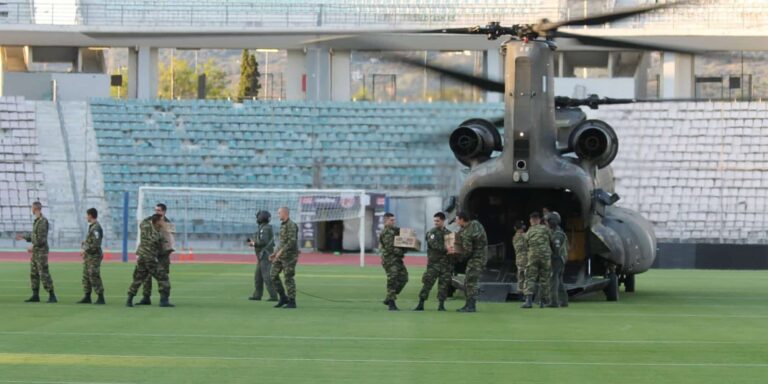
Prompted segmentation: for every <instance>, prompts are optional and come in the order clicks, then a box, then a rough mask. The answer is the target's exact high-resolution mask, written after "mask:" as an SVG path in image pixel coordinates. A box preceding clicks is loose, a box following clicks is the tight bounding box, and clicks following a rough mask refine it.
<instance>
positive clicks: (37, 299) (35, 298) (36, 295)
mask: <svg viewBox="0 0 768 384" xmlns="http://www.w3.org/2000/svg"><path fill="white" fill-rule="evenodd" d="M24 302H25V303H39V302H40V291H32V296H30V297H29V299H26V300H24Z"/></svg>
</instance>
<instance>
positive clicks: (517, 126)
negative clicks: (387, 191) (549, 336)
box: [402, 4, 691, 301]
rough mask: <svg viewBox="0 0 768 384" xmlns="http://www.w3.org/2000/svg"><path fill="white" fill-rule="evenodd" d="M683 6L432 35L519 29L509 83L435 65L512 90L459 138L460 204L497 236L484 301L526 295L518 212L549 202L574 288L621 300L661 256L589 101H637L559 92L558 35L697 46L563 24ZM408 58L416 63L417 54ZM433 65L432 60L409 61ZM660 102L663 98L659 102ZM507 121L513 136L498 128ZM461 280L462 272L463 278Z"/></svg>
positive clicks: (512, 33)
mask: <svg viewBox="0 0 768 384" xmlns="http://www.w3.org/2000/svg"><path fill="white" fill-rule="evenodd" d="M671 5H673V4H661V5H655V6H648V7H641V8H632V9H627V10H623V11H618V12H615V13H611V14H603V15H598V16H593V17H588V18H584V19H576V20H568V21H563V22H550V21H548V20H546V19H545V20H542V21H541V22H540V23H537V24H525V25H513V26H510V27H505V26H501V25H500V24H499V23H491V24H488V25H487V26H484V27H470V28H451V29H442V30H434V31H428V32H427V33H449V34H480V35H486V36H487V37H488V39H493V40H495V39H498V38H500V37H502V36H509V40H507V41H505V42H504V43H503V44H502V46H501V52H502V55H503V58H504V59H503V60H504V82H497V81H494V80H489V79H486V78H479V77H475V76H473V75H469V74H465V73H461V72H457V71H454V70H452V69H448V68H442V67H437V66H431V65H428V66H427V67H428V68H429V69H430V70H433V71H436V72H439V73H441V74H443V75H446V76H449V77H452V78H454V79H456V80H460V81H463V82H466V83H468V84H472V85H474V86H477V87H479V88H481V89H483V90H486V91H495V92H503V94H504V103H505V113H504V117H503V119H498V120H497V121H488V120H484V119H469V120H467V121H465V122H464V123H462V124H461V125H460V126H459V127H458V128H457V129H456V130H454V131H453V133H452V134H451V136H450V147H451V149H452V150H453V152H454V154H455V156H456V158H457V159H458V160H459V162H461V163H462V164H463V165H465V166H467V167H468V168H469V173H468V175H467V178H466V181H465V182H464V184H463V187H462V188H461V190H460V193H459V196H458V201H457V203H458V204H457V205H458V208H459V209H460V210H463V211H466V212H467V213H469V214H470V215H471V216H473V217H474V218H476V219H477V220H479V221H480V222H481V223H482V224H483V225H484V227H485V228H486V232H487V235H488V243H489V261H488V264H487V265H486V269H485V271H484V273H483V275H482V276H481V299H482V300H486V301H503V300H507V299H508V298H512V297H514V296H515V295H516V294H518V293H517V292H516V276H515V270H516V267H515V254H514V249H513V247H512V244H511V240H512V237H513V234H514V228H513V223H514V222H515V221H516V220H520V219H522V220H525V221H527V218H528V215H529V213H530V212H533V211H540V210H541V209H542V207H548V208H550V209H552V210H554V211H557V212H559V213H560V215H561V217H562V221H563V228H564V229H565V230H566V233H567V234H568V237H569V241H570V244H571V247H570V253H569V257H568V263H567V266H566V272H565V283H566V286H567V290H568V292H569V294H571V295H577V294H582V293H587V292H595V291H600V290H603V292H605V294H606V297H607V299H608V300H609V301H615V300H618V296H619V285H620V284H621V283H623V284H624V286H625V290H626V291H627V292H632V291H634V289H635V275H636V274H639V273H642V272H645V271H647V270H648V269H649V268H650V267H651V264H652V263H653V261H654V259H655V258H656V252H657V249H656V237H655V234H654V230H653V227H652V225H651V224H650V223H649V222H648V221H647V220H646V219H644V218H643V217H642V216H641V215H640V214H639V213H638V212H634V211H632V210H629V209H626V208H622V207H617V206H615V205H614V203H615V202H616V201H617V200H619V195H618V194H616V193H615V191H614V182H613V175H612V171H611V168H610V163H611V162H612V161H613V159H614V158H615V157H616V155H617V153H618V150H619V140H618V137H617V135H616V133H615V131H614V130H613V128H612V127H611V126H610V125H608V124H607V123H605V122H604V121H600V120H590V119H587V118H586V115H585V113H584V112H583V111H582V110H581V109H580V108H579V107H580V106H588V107H590V108H597V107H598V106H599V105H603V104H620V103H630V102H637V101H638V100H630V99H621V100H619V99H607V98H602V99H601V98H598V97H596V96H592V97H589V98H586V99H572V98H568V97H556V96H555V95H554V87H553V80H554V77H555V76H554V53H555V50H556V48H557V46H556V45H555V43H554V41H553V40H554V39H555V38H560V37H564V38H570V39H575V40H576V41H578V42H580V43H582V44H585V45H590V46H603V47H612V48H624V49H633V50H638V49H639V50H654V51H672V52H685V53H691V52H689V51H686V50H683V49H677V48H670V47H663V46H655V45H648V44H637V43H630V42H624V41H618V40H613V39H608V38H602V37H600V38H597V37H592V36H584V35H577V34H573V33H569V32H562V31H559V30H558V28H561V27H566V26H577V25H579V26H583V25H600V24H604V23H608V22H613V21H617V20H620V19H623V18H627V17H631V16H634V15H638V14H641V13H645V12H651V11H654V10H657V9H659V8H664V7H668V6H671ZM402 60H403V61H406V62H409V61H408V60H407V59H402ZM409 63H410V64H413V65H418V66H424V64H423V63H422V62H409ZM656 101H658V100H656ZM501 124H503V135H504V137H503V138H502V136H501V134H500V133H499V129H498V126H500V125H501ZM455 283H457V284H456V285H457V286H460V285H461V284H460V280H457V281H455Z"/></svg>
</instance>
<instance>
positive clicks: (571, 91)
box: [555, 77, 635, 99]
mask: <svg viewBox="0 0 768 384" xmlns="http://www.w3.org/2000/svg"><path fill="white" fill-rule="evenodd" d="M592 94H596V95H598V96H600V97H612V98H626V99H633V98H634V97H635V79H634V78H633V77H613V78H605V79H591V78H590V79H581V78H576V77H556V78H555V95H557V96H568V97H577V98H582V97H587V96H589V95H592Z"/></svg>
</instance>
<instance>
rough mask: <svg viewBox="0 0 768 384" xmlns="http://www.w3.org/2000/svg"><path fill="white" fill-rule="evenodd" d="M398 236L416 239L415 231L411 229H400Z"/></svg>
mask: <svg viewBox="0 0 768 384" xmlns="http://www.w3.org/2000/svg"><path fill="white" fill-rule="evenodd" d="M400 236H403V237H416V231H415V230H414V229H413V228H400Z"/></svg>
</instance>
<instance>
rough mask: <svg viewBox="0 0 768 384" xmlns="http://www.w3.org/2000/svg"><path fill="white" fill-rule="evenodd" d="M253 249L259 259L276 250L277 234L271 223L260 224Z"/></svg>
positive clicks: (254, 238)
mask: <svg viewBox="0 0 768 384" xmlns="http://www.w3.org/2000/svg"><path fill="white" fill-rule="evenodd" d="M281 229H282V227H281ZM281 232H282V231H281ZM253 249H254V251H255V252H256V257H258V258H259V259H263V258H266V257H269V255H271V254H272V252H274V251H275V235H274V234H273V233H272V225H271V224H269V223H262V224H259V230H258V231H257V232H256V233H255V234H254V235H253Z"/></svg>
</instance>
